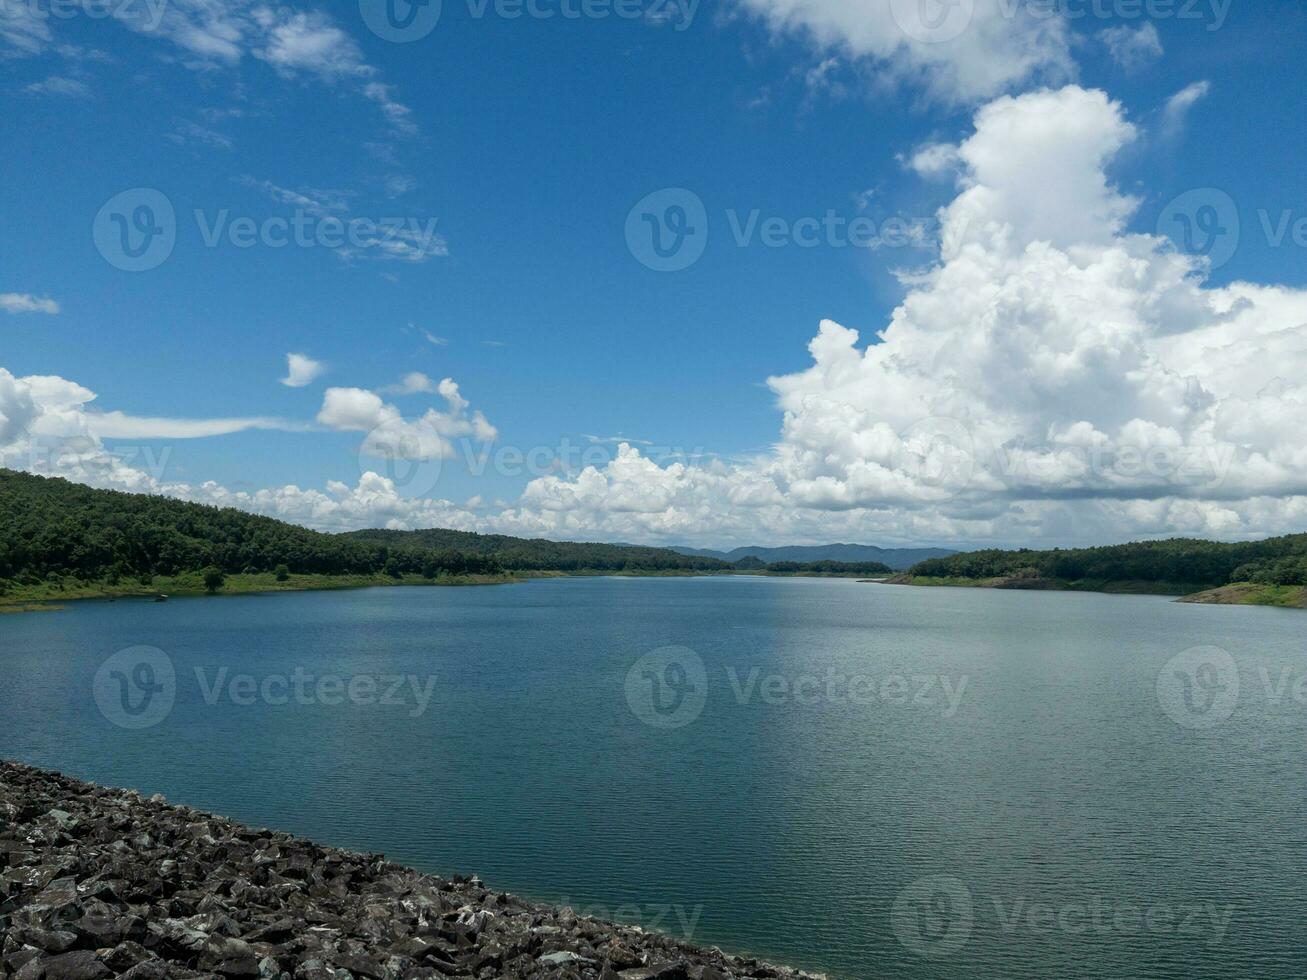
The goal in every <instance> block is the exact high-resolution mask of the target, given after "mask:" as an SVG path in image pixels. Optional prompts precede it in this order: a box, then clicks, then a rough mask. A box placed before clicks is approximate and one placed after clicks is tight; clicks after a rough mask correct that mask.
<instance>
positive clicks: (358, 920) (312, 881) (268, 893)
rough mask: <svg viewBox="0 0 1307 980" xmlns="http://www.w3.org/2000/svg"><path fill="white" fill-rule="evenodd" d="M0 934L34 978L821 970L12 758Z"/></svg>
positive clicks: (697, 978)
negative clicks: (533, 898)
mask: <svg viewBox="0 0 1307 980" xmlns="http://www.w3.org/2000/svg"><path fill="white" fill-rule="evenodd" d="M0 936H2V937H3V948H2V949H0V954H2V956H3V959H2V960H0V976H4V977H15V978H19V980H99V978H101V977H109V976H114V975H117V976H123V977H130V978H133V980H156V978H161V977H206V978H213V980H227V978H233V977H265V978H273V977H293V978H296V980H300V978H307V980H351V978H355V977H360V978H369V980H391V978H396V980H425V978H438V977H465V978H476V980H489V978H498V977H503V978H521V980H534V978H545V977H549V978H573V980H582V978H584V980H719V978H745V977H756V978H786V980H788V978H800V977H804V976H806V975H805V974H801V973H796V972H794V971H792V970H787V969H783V968H779V967H771V966H767V965H766V964H763V963H760V962H758V961H757V960H752V959H741V958H738V957H732V956H727V955H725V954H723V953H721V952H720V951H718V950H706V949H698V948H695V947H692V946H690V945H688V944H687V943H683V942H681V941H679V940H676V939H673V938H670V937H667V936H662V935H657V934H653V933H648V932H645V931H642V930H640V929H638V928H634V927H629V926H620V925H612V924H608V923H603V922H599V921H596V920H594V919H590V918H579V917H577V916H576V915H574V914H573V913H572V912H571V911H570V910H568V909H551V908H546V907H542V906H537V905H532V904H530V903H527V902H524V901H521V900H519V899H517V898H514V897H513V896H511V895H507V894H504V893H502V892H496V891H493V890H491V889H489V888H487V887H486V886H485V885H483V884H482V883H481V882H480V881H479V880H478V879H476V878H470V879H469V878H462V877H455V878H453V879H452V880H445V879H443V878H438V877H433V876H431V875H424V874H420V873H419V872H417V871H414V870H412V869H410V868H404V867H400V866H398V865H395V864H390V863H388V862H387V861H386V860H385V859H384V858H383V857H381V856H380V855H368V854H352V853H348V852H345V851H339V850H334V849H332V848H328V847H320V846H318V845H316V844H313V843H311V842H309V841H305V840H300V839H297V838H295V837H292V836H290V835H289V834H284V833H278V832H275V831H270V830H256V829H252V828H249V827H243V826H241V825H240V824H236V823H233V822H232V821H230V820H226V819H223V818H221V817H215V816H213V815H211V814H207V813H201V812H200V811H197V810H192V809H189V808H187V807H178V806H170V805H168V804H167V803H166V802H164V801H163V800H162V799H161V798H158V797H154V798H151V799H144V798H143V797H141V796H140V795H139V794H137V793H134V792H131V791H128V790H115V789H104V788H101V787H99V786H94V785H91V784H88V783H83V782H79V781H77V780H74V779H69V778H67V777H65V776H60V775H57V774H54V773H48V772H42V771H39V770H36V769H31V768H28V767H26V766H21V765H16V764H12V763H0Z"/></svg>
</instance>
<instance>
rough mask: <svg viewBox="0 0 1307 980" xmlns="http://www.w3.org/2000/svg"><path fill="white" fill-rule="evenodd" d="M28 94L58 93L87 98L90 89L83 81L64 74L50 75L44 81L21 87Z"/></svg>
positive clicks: (65, 95)
mask: <svg viewBox="0 0 1307 980" xmlns="http://www.w3.org/2000/svg"><path fill="white" fill-rule="evenodd" d="M23 91H24V92H26V93H28V94H29V95H60V96H63V97H65V98H69V99H89V98H90V97H91V89H90V87H89V86H88V85H87V84H86V83H85V82H79V81H78V80H77V79H75V78H68V77H66V76H64V75H51V76H50V77H49V78H46V79H45V80H44V81H40V82H33V83H32V84H31V85H26V86H24V87H23Z"/></svg>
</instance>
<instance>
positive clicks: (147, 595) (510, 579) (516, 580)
mask: <svg viewBox="0 0 1307 980" xmlns="http://www.w3.org/2000/svg"><path fill="white" fill-rule="evenodd" d="M610 577H611V578H720V577H732V578H821V579H846V580H850V581H852V580H854V579H856V578H857V576H855V575H832V574H826V573H803V572H797V573H792V572H757V571H739V572H727V571H720V572H696V571H680V570H675V571H650V572H638V571H636V572H633V571H609V570H603V569H598V570H582V571H574V572H562V571H518V572H505V573H503V574H502V575H458V576H445V577H442V578H436V579H427V578H422V577H421V576H416V575H407V576H404V577H403V578H400V579H395V578H392V577H390V576H389V575H384V574H381V575H291V576H290V578H289V579H287V580H286V581H285V582H278V581H277V580H276V576H274V575H273V574H272V573H271V572H265V573H260V574H256V575H228V576H227V580H226V583H225V584H224V585H223V587H222V588H221V589H220V590H218V591H217V592H213V593H210V592H209V591H208V590H207V589H205V587H204V583H203V581H202V579H201V577H200V575H199V574H198V573H195V572H192V573H188V574H185V575H179V576H175V577H172V578H164V577H159V578H156V579H155V580H154V581H153V582H152V583H151V584H150V585H141V584H140V583H139V582H132V583H122V584H121V585H110V584H109V583H106V582H96V583H88V584H84V585H80V586H74V587H72V588H69V589H64V590H57V589H51V588H48V587H46V586H40V587H36V588H29V589H16V590H14V591H13V592H11V593H10V594H9V595H0V616H3V615H16V614H19V613H30V612H59V611H60V610H62V609H64V608H66V606H67V604H70V603H74V602H118V601H119V600H123V601H133V600H134V601H141V602H152V601H156V599H157V597H158V596H160V595H162V596H165V597H167V598H168V599H183V598H213V599H221V598H223V597H226V596H239V595H268V594H275V593H281V592H336V591H347V590H354V589H374V588H471V587H474V586H489V585H520V584H523V583H525V582H531V581H535V580H537V579H559V578H610Z"/></svg>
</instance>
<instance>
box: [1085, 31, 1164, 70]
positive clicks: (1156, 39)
mask: <svg viewBox="0 0 1307 980" xmlns="http://www.w3.org/2000/svg"><path fill="white" fill-rule="evenodd" d="M1098 39H1099V40H1100V41H1102V42H1103V44H1105V45H1106V46H1107V50H1108V52H1109V53H1110V54H1111V55H1112V59H1113V60H1114V61H1115V62H1116V63H1117V64H1118V65H1120V66H1121V67H1122V68H1124V69H1125V70H1126V71H1138V70H1139V69H1141V68H1144V67H1146V66H1148V65H1150V64H1152V63H1153V62H1154V61H1156V60H1157V59H1158V58H1160V57H1162V55H1163V54H1165V52H1164V51H1163V50H1162V38H1161V36H1160V35H1159V34H1158V33H1157V26H1156V25H1155V24H1154V23H1153V22H1152V21H1149V22H1148V23H1146V24H1144V26H1143V27H1141V28H1139V29H1138V30H1135V29H1133V28H1131V27H1128V26H1127V25H1125V24H1122V25H1121V26H1120V27H1109V28H1107V30H1104V31H1100V32H1099V34H1098Z"/></svg>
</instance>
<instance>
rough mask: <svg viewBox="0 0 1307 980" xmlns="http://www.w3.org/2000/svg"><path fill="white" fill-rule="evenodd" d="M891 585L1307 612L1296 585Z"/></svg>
mask: <svg viewBox="0 0 1307 980" xmlns="http://www.w3.org/2000/svg"><path fill="white" fill-rule="evenodd" d="M885 584H887V585H915V586H919V587H925V588H957V589H1004V590H1008V591H1025V592H1098V593H1103V594H1106V595H1161V596H1172V597H1174V598H1176V600H1177V601H1179V602H1187V603H1194V604H1199V605H1212V606H1280V607H1283V608H1290V609H1307V588H1303V587H1300V586H1292V585H1256V584H1253V583H1251V582H1237V583H1234V584H1232V585H1223V586H1220V587H1218V588H1211V587H1209V586H1205V585H1199V584H1193V583H1183V582H1146V581H1079V582H1068V581H1065V580H1062V579H1048V578H1015V577H998V578H988V579H975V578H943V577H932V576H926V575H911V574H908V573H904V574H902V575H895V576H894V577H893V578H889V579H886V580H885Z"/></svg>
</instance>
